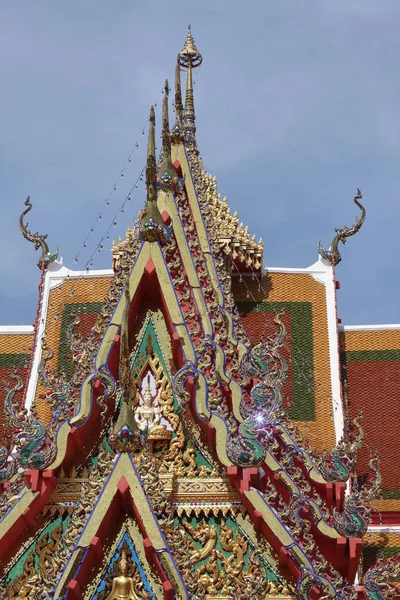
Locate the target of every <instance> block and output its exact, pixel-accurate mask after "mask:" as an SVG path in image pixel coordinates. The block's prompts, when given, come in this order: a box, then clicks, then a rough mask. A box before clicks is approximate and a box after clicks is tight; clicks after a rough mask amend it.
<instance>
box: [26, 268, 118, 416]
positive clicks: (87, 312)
mask: <svg viewBox="0 0 400 600" xmlns="http://www.w3.org/2000/svg"><path fill="white" fill-rule="evenodd" d="M110 280H111V278H110V277H105V276H99V277H96V276H93V275H92V276H91V277H90V278H89V277H88V278H86V277H85V278H78V279H77V278H73V277H71V278H66V279H64V281H63V282H62V283H61V284H60V285H59V286H58V287H55V288H53V289H51V290H50V293H49V299H48V309H47V314H46V315H44V316H43V317H44V318H46V335H45V339H46V344H47V346H48V347H49V348H50V349H51V350H52V351H53V352H54V355H53V357H52V358H51V359H50V360H49V361H48V366H49V367H50V368H51V369H52V370H53V372H54V371H55V372H57V373H61V372H62V371H65V372H66V373H67V375H68V374H70V373H71V368H72V361H71V359H70V358H69V354H70V348H69V343H68V338H67V332H68V328H69V327H70V326H71V324H72V322H73V320H74V315H75V314H76V313H78V314H79V315H80V323H79V326H78V327H77V333H79V334H81V335H82V336H83V337H84V336H85V335H87V334H88V333H89V331H90V329H91V328H92V327H93V325H94V323H95V321H96V318H97V315H98V314H99V312H100V310H101V306H102V304H103V301H104V298H105V296H106V293H107V290H108V288H109V285H110ZM45 391H46V390H45V389H44V388H43V387H42V386H41V384H40V383H39V384H38V386H37V389H36V395H35V405H36V408H37V411H38V415H39V418H40V419H41V420H43V421H44V422H45V423H48V422H49V421H50V419H51V413H50V407H49V405H48V404H47V401H46V400H45V399H44V398H43V397H41V396H43V395H44V392H45Z"/></svg>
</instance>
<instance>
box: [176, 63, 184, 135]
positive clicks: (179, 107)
mask: <svg viewBox="0 0 400 600" xmlns="http://www.w3.org/2000/svg"><path fill="white" fill-rule="evenodd" d="M175 111H176V118H177V121H178V125H181V124H182V117H183V103H182V90H181V64H180V62H179V55H178V58H177V60H176V68H175Z"/></svg>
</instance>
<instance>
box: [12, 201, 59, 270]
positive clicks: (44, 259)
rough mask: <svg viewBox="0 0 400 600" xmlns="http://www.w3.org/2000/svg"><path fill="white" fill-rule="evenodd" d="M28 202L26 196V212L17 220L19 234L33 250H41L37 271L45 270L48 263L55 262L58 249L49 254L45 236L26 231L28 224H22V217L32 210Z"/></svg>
mask: <svg viewBox="0 0 400 600" xmlns="http://www.w3.org/2000/svg"><path fill="white" fill-rule="evenodd" d="M30 200H31V197H30V196H28V197H27V199H26V200H25V206H27V207H28V208H27V209H26V210H24V212H23V213H22V215H21V216H20V218H19V228H20V230H21V233H22V235H23V236H24V238H25V239H26V240H28V242H32V243H33V244H34V245H35V250H39V248H41V250H42V255H41V257H40V258H39V260H38V262H37V266H38V267H39V269H47V267H48V265H49V264H50V263H52V262H54V261H55V260H57V258H58V253H59V248H57V250H56V252H52V253H51V252H50V251H49V247H48V245H47V243H46V238H47V234H46V235H41V234H39V233H38V232H36V233H32V232H31V231H29V229H28V225H29V223H28V222H26V223H24V216H25V215H26V214H28V212H29V211H30V210H32V203H31V201H30Z"/></svg>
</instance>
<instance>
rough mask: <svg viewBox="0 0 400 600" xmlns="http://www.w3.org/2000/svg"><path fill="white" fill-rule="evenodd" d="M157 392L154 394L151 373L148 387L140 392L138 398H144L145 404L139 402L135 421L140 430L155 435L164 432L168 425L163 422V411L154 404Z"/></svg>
mask: <svg viewBox="0 0 400 600" xmlns="http://www.w3.org/2000/svg"><path fill="white" fill-rule="evenodd" d="M156 398H157V394H155V395H154V396H153V394H152V393H151V388H150V375H148V377H147V387H146V389H145V391H144V393H143V394H141V393H140V392H138V399H139V400H140V399H142V402H143V404H138V406H137V407H136V409H135V421H136V423H137V424H138V427H139V429H140V431H147V432H148V434H149V435H151V436H155V435H157V434H160V433H163V432H165V430H166V426H165V425H163V424H162V423H161V411H160V409H159V407H158V406H154V401H155V399H156Z"/></svg>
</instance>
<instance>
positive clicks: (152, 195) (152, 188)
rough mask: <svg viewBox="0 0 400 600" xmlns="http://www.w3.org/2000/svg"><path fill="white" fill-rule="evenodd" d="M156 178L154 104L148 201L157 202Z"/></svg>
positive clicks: (148, 167) (149, 155)
mask: <svg viewBox="0 0 400 600" xmlns="http://www.w3.org/2000/svg"><path fill="white" fill-rule="evenodd" d="M156 178H157V165H156V115H155V113H154V107H153V106H152V107H151V109H150V127H149V142H148V146H147V163H146V187H147V201H148V202H155V201H156V200H157V194H156Z"/></svg>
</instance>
